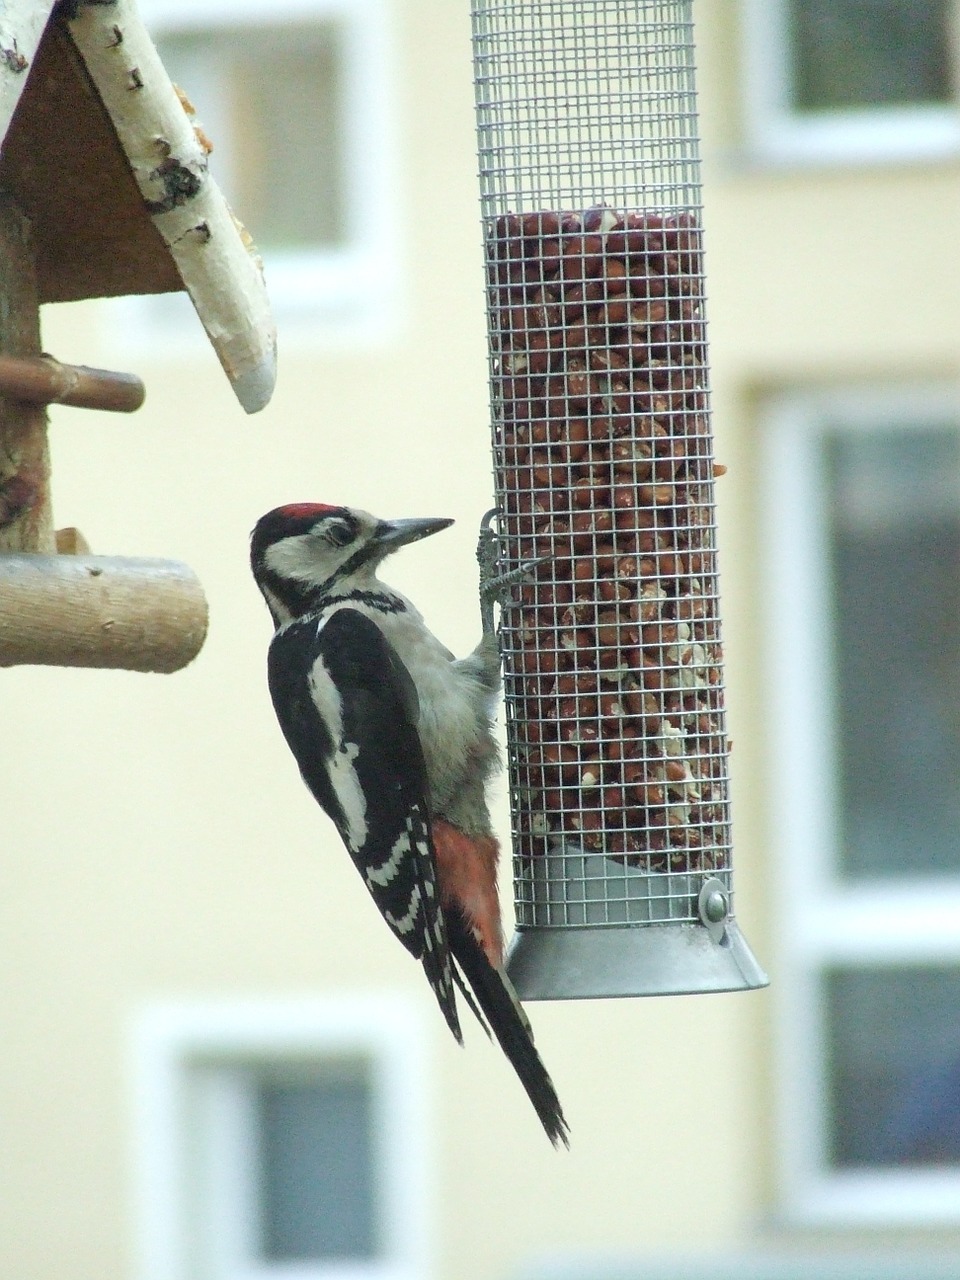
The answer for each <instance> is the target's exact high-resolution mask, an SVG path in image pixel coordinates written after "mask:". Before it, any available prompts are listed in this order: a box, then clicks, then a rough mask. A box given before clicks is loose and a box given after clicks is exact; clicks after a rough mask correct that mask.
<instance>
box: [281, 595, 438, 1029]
mask: <svg viewBox="0 0 960 1280" xmlns="http://www.w3.org/2000/svg"><path fill="white" fill-rule="evenodd" d="M267 671H268V680H269V686H270V696H271V697H272V699H273V705H274V709H275V711H276V713H277V719H278V720H279V721H280V727H281V729H282V730H283V735H284V737H285V738H286V740H287V744H288V746H289V747H290V750H291V751H292V752H293V754H294V756H295V757H296V761H297V764H298V765H299V766H300V772H301V774H302V775H303V779H304V781H305V782H306V784H307V786H308V787H309V788H310V790H311V792H312V793H313V795H314V797H315V799H316V800H317V802H318V803H319V804H320V805H321V806H322V808H323V809H324V810H325V811H326V812H327V813H328V814H329V815H330V817H331V818H332V819H333V821H334V823H335V824H336V827H337V830H338V831H339V832H340V836H341V838H342V839H343V843H344V844H345V845H346V847H347V851H348V852H349V854H350V856H351V858H352V859H353V861H354V863H355V864H356V866H357V869H358V870H359V871H360V874H361V875H362V876H363V878H364V881H365V883H366V886H367V888H368V889H369V890H370V893H371V894H372V896H373V898H374V901H375V902H376V904H377V906H378V907H379V909H380V912H381V914H382V915H383V917H384V919H385V920H386V921H387V923H388V924H389V926H390V928H391V929H392V930H393V932H394V933H395V934H396V935H397V937H398V938H399V939H400V941H401V942H402V943H403V945H404V946H405V947H406V948H407V950H408V951H409V952H411V954H412V955H413V956H415V957H416V959H418V960H419V961H420V962H421V963H422V965H423V968H424V971H425V973H426V975H427V978H428V980H429V982H430V985H431V987H432V988H433V990H434V993H435V995H436V997H437V1000H438V1002H439V1004H440V1008H441V1009H442V1010H443V1014H444V1016H445V1018H446V1020H447V1023H448V1024H449V1026H450V1029H451V1031H452V1032H453V1034H454V1035H455V1036H456V1038H457V1039H458V1040H461V1039H462V1037H461V1032H460V1024H459V1019H458V1017H457V1009H456V998H455V995H454V979H453V973H452V969H451V961H450V951H449V946H448V943H447V935H446V928H445V923H444V918H443V913H442V911H441V909H440V901H439V893H438V889H437V877H436V858H435V854H434V850H433V839H432V836H431V833H430V813H429V807H428V802H427V776H426V767H425V765H424V761H423V749H422V747H421V744H420V737H419V734H418V732H417V727H416V724H417V716H418V707H417V691H416V688H415V686H414V683H413V680H412V678H411V677H410V674H409V672H408V671H407V669H406V667H405V666H404V665H403V663H402V662H401V661H400V659H399V658H398V657H397V654H396V652H395V650H394V649H393V647H392V646H391V645H390V643H389V641H388V640H387V638H386V637H385V636H384V634H383V632H382V631H381V630H380V628H379V627H378V626H377V625H376V623H375V622H373V621H372V620H371V619H370V618H368V617H367V616H366V615H365V614H363V613H360V612H359V611H358V610H356V609H349V608H342V609H337V610H336V611H334V612H333V613H331V614H327V615H323V616H321V617H320V618H317V617H316V616H313V617H312V618H311V617H307V618H302V619H299V620H297V621H295V622H291V623H289V624H288V625H287V626H285V627H284V628H282V629H281V630H280V631H278V632H277V634H276V635H275V636H274V638H273V641H272V642H271V645H270V652H269V657H268V666H267Z"/></svg>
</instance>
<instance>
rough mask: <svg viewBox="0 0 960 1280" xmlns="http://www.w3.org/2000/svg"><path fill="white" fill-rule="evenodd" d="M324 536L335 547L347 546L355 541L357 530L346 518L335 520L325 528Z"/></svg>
mask: <svg viewBox="0 0 960 1280" xmlns="http://www.w3.org/2000/svg"><path fill="white" fill-rule="evenodd" d="M323 536H324V537H325V538H326V539H327V541H328V542H332V543H333V545H334V546H335V547H345V546H347V545H348V543H351V542H352V541H353V539H354V537H355V532H354V530H353V528H352V527H351V526H350V525H349V524H347V522H346V521H345V520H334V521H332V522H331V523H330V524H328V525H327V527H326V528H325V529H324V531H323Z"/></svg>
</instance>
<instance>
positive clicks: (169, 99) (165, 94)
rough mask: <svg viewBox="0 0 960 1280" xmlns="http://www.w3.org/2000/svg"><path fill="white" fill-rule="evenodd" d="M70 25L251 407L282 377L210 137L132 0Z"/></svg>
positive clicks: (255, 263) (220, 352) (230, 373)
mask: <svg viewBox="0 0 960 1280" xmlns="http://www.w3.org/2000/svg"><path fill="white" fill-rule="evenodd" d="M68 29H69V31H70V34H71V36H72V37H73V40H74V43H75V44H76V46H77V50H78V52H79V53H80V56H81V57H82V58H83V61H84V63H85V64H86V67H87V70H88V72H89V73H90V77H91V79H92V80H93V83H94V84H95V86H96V89H97V92H98V93H99V95H100V97H101V99H102V101H103V104H104V107H105V108H106V110H107V113H108V114H109V116H110V119H111V121H112V123H113V126H114V128H115V129H116V132H117V136H118V138H119V140H120V144H121V146H122V147H123V150H124V152H125V154H126V156H127V159H128V161H129V163H130V167H131V169H132V171H133V175H134V177H135V179H136V181H137V185H138V186H139V188H140V192H141V194H142V195H143V199H144V202H145V204H146V207H147V211H148V213H149V214H150V216H151V218H152V219H153V222H154V225H155V226H156V227H157V229H158V231H159V232H160V234H161V236H162V237H163V239H164V242H165V243H166V245H167V247H168V248H169V250H170V253H171V255H172V256H173V258H174V261H175V262H176V265H177V269H178V271H179V272H180V276H181V278H182V280H183V283H184V287H185V288H186V290H187V293H188V294H189V295H190V298H191V300H192V302H193V305H194V307H195V308H196V311H197V315H198V316H199V317H200V321H201V323H202V324H203V327H204V329H205V330H206V332H207V335H208V337H209V339H210V341H211V343H212V344H213V348H214V350H215V351H216V353H217V356H218V357H219V359H220V363H221V364H222V365H223V368H224V372H225V373H226V375H227V377H228V378H229V380H230V383H231V385H232V386H233V389H234V391H235V393H236V395H237V399H238V400H239V401H240V403H241V405H242V406H243V408H244V409H245V410H246V411H247V412H248V413H255V412H256V411H257V410H258V409H262V408H263V407H264V405H266V404H267V402H268V401H269V399H270V396H271V395H272V393H273V387H274V383H275V381H276V331H275V328H274V323H273V318H272V316H271V313H270V304H269V301H268V299H267V292H266V287H265V285H264V281H263V264H262V263H261V261H260V259H259V256H258V255H257V252H256V249H255V247H254V245H253V242H252V240H251V239H250V237H249V235H248V234H247V232H246V231H245V230H244V228H243V227H242V226H241V225H240V223H239V222H238V221H237V220H236V219H235V218H234V216H233V214H232V212H231V211H230V208H229V206H228V205H227V202H226V200H225V199H224V197H223V195H222V193H221V192H220V190H219V188H218V187H217V185H216V183H215V182H214V181H213V179H212V178H211V177H210V174H209V171H208V168H207V150H208V148H207V146H205V145H204V142H202V141H201V140H200V138H199V137H198V136H197V133H196V131H195V130H194V128H193V125H192V123H191V119H190V117H189V115H188V114H187V111H186V109H185V107H184V104H183V103H182V101H181V99H180V97H179V95H178V93H177V91H176V89H175V88H174V86H173V84H172V83H171V81H170V77H169V76H168V75H167V72H166V70H165V68H164V66H163V63H162V62H161V61H160V57H159V55H158V54H157V51H156V48H155V47H154V45H153V42H152V40H151V39H150V36H149V34H148V33H147V31H146V29H145V28H144V26H143V24H142V22H141V20H140V17H139V15H138V13H137V10H136V6H135V4H134V3H133V0H117V2H116V3H114V4H109V5H104V4H81V5H79V6H78V7H77V12H76V17H75V18H73V19H72V20H70V21H69V22H68Z"/></svg>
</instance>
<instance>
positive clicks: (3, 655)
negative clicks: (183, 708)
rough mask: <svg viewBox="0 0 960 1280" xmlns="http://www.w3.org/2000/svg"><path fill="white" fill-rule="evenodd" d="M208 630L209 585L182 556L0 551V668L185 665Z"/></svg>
mask: <svg viewBox="0 0 960 1280" xmlns="http://www.w3.org/2000/svg"><path fill="white" fill-rule="evenodd" d="M206 634H207V601H206V597H205V596H204V593H203V587H202V586H201V585H200V582H199V580H198V578H197V576H196V575H195V574H194V572H193V570H192V569H191V568H190V567H189V566H188V565H185V564H181V563H179V562H178V561H175V560H148V559H131V558H126V557H120V556H91V555H76V556H75V555H63V556H56V555H54V556H46V555H31V554H21V553H10V554H7V555H0V667H12V666H18V665H22V664H36V665H41V666H55V667H112V668H122V669H124V670H127V671H163V672H170V671H179V670H180V668H181V667H185V666H186V665H187V663H188V662H191V661H192V660H193V659H194V658H195V657H196V656H197V654H198V653H199V652H200V648H201V646H202V645H203V641H204V639H205V637H206Z"/></svg>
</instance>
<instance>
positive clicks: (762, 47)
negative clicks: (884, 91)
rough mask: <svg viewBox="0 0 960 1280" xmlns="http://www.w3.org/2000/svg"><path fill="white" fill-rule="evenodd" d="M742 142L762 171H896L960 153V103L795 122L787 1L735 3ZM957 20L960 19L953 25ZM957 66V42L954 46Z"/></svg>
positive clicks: (833, 113) (886, 108) (829, 115)
mask: <svg viewBox="0 0 960 1280" xmlns="http://www.w3.org/2000/svg"><path fill="white" fill-rule="evenodd" d="M740 3H741V26H740V30H741V47H742V49H743V58H744V75H743V93H744V114H745V121H744V123H745V130H746V142H747V146H748V148H749V151H750V154H751V155H753V156H755V157H756V158H757V159H758V160H761V161H763V162H764V163H767V164H781V163H782V164H828V165H829V164H846V163H850V162H851V161H854V162H862V163H865V164H872V163H897V162H901V161H911V160H916V161H924V160H935V159H944V158H949V157H951V156H955V155H957V154H958V152H960V103H957V102H955V103H953V104H952V105H950V106H938V105H933V104H931V105H929V106H923V105H918V106H899V105H895V104H891V105H890V106H880V107H863V108H860V109H858V110H846V111H839V110H838V111H824V112H822V113H820V114H810V115H801V114H800V113H798V112H796V111H793V110H792V109H791V105H790V74H791V73H790V57H789V40H788V26H787V7H786V3H787V0H740ZM958 20H960V19H958ZM953 43H954V50H955V60H956V58H957V56H958V55H957V41H956V39H955V40H954V42H953Z"/></svg>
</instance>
